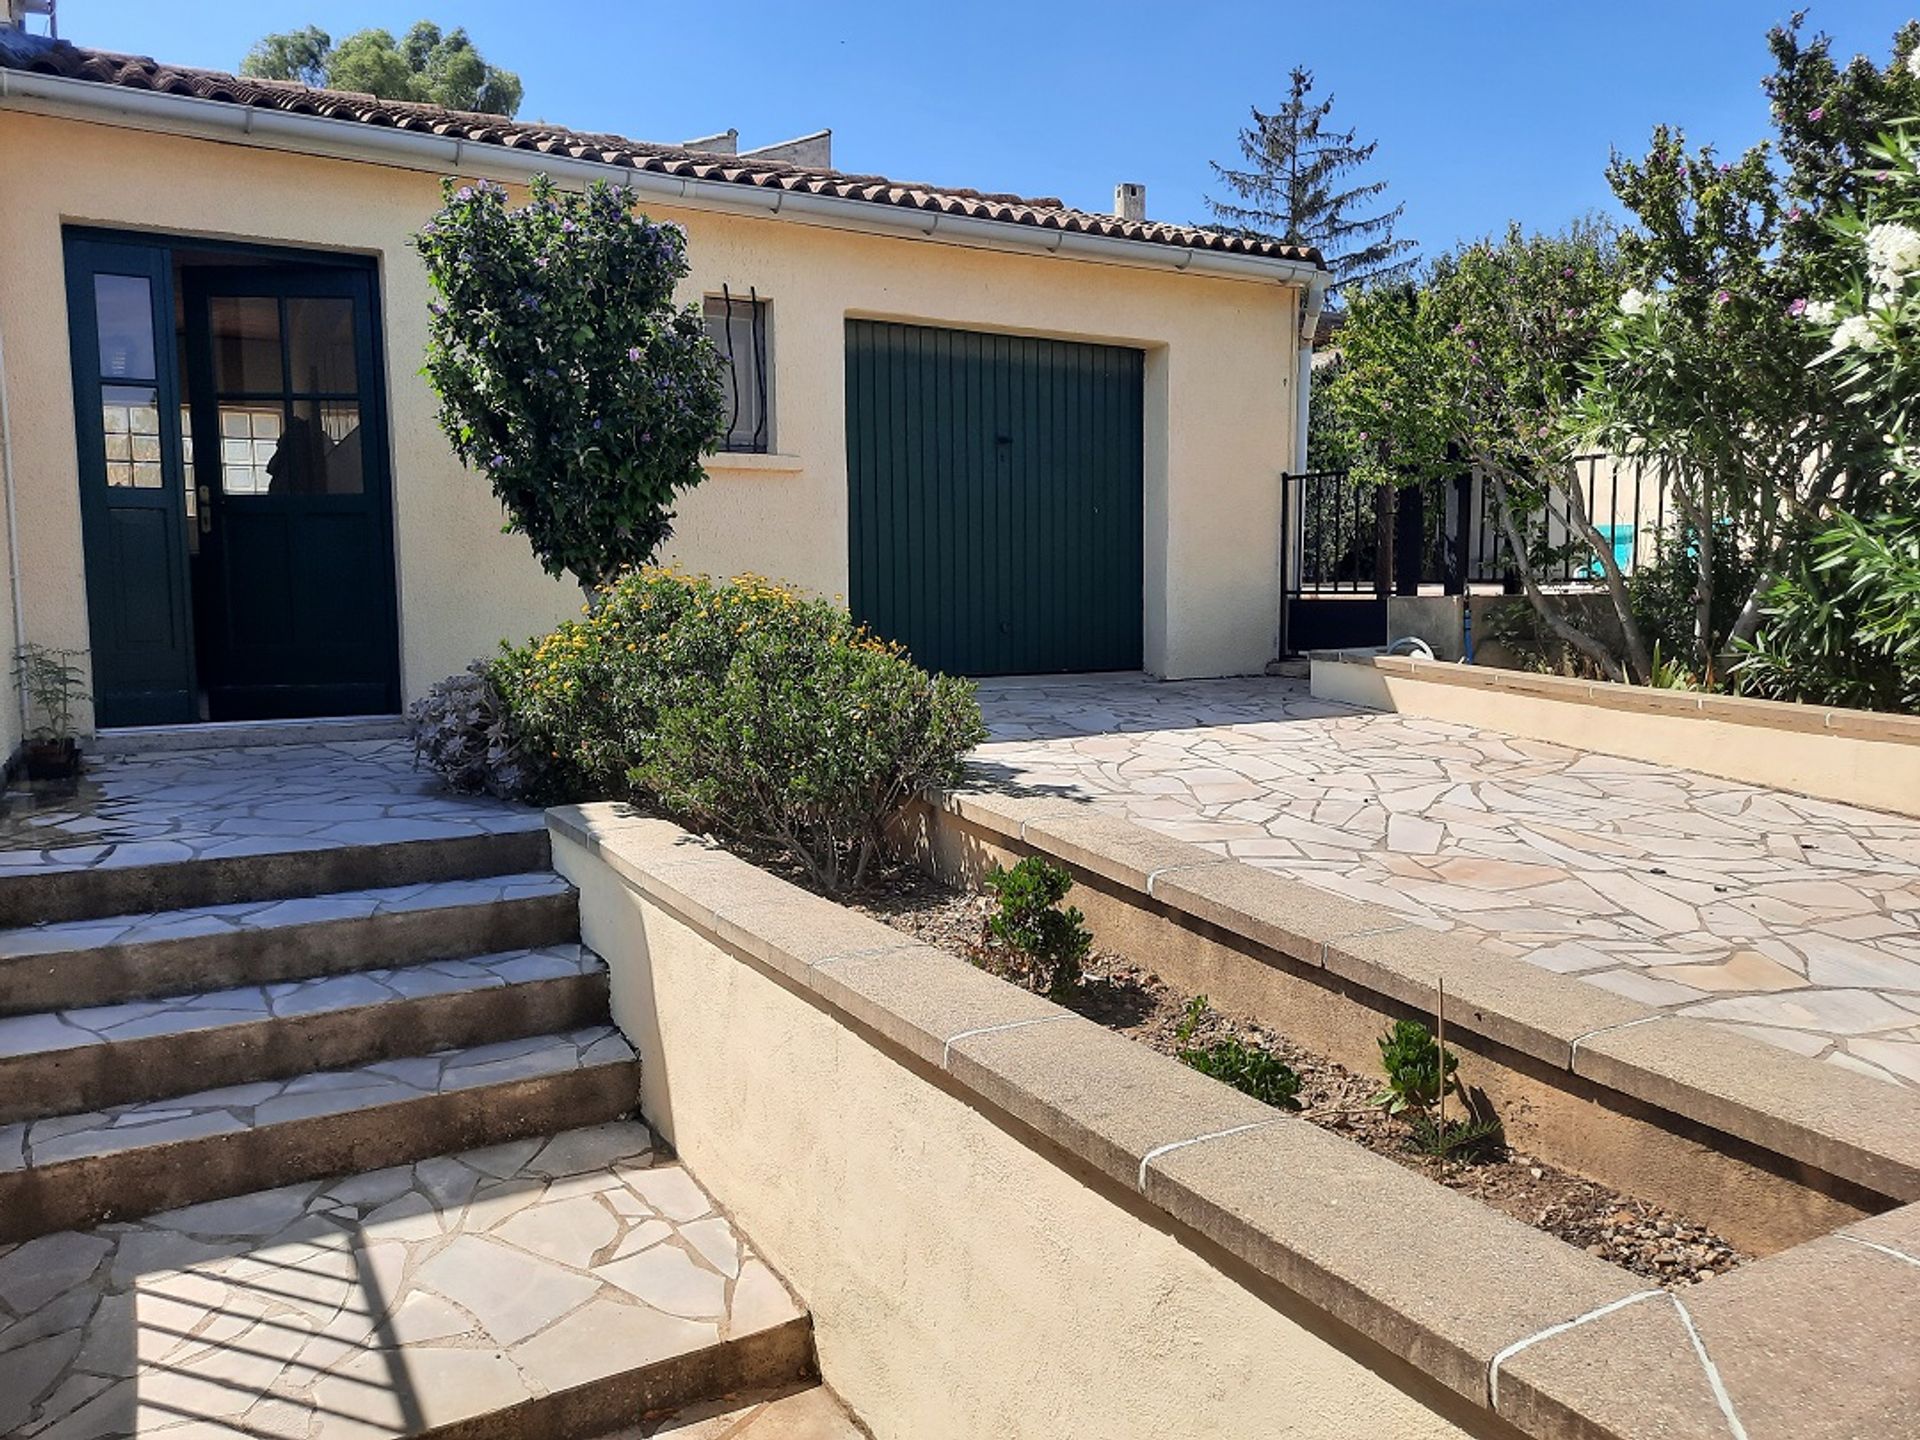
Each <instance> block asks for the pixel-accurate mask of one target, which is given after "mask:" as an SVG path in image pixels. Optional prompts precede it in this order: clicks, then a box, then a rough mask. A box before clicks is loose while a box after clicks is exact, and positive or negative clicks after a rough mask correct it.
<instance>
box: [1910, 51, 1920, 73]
mask: <svg viewBox="0 0 1920 1440" xmlns="http://www.w3.org/2000/svg"><path fill="white" fill-rule="evenodd" d="M1907 73H1908V74H1909V75H1914V76H1920V50H1910V51H1908V52H1907Z"/></svg>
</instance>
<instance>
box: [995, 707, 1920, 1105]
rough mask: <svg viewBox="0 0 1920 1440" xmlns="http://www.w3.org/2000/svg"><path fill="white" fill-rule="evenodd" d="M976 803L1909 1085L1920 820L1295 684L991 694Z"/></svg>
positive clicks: (1919, 907)
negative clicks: (1068, 815) (1360, 906)
mask: <svg viewBox="0 0 1920 1440" xmlns="http://www.w3.org/2000/svg"><path fill="white" fill-rule="evenodd" d="M980 697H981V703H982V706H983V708H984V709H985V712H986V716H987V721H988V724H989V726H990V728H991V731H992V736H991V739H990V740H989V742H988V743H987V744H986V745H984V746H983V747H982V748H981V749H980V750H979V751H978V752H977V754H976V762H977V765H978V766H979V768H980V771H981V774H982V778H983V780H985V781H986V782H987V783H989V784H1000V785H1006V786H1013V787H1019V788H1023V789H1029V790H1030V789H1034V788H1045V789H1059V790H1062V791H1066V792H1071V793H1077V794H1081V795H1084V796H1085V797H1086V798H1087V800H1088V802H1089V803H1090V804H1091V805H1093V806H1095V807H1097V808H1099V809H1102V810H1108V811H1113V812H1117V813H1120V814H1124V815H1126V816H1127V817H1129V818H1130V819H1133V820H1135V821H1137V822H1139V823H1140V824H1142V825H1145V826H1148V827H1149V828H1151V829H1155V830H1159V831H1162V832H1164V833H1166V834H1169V835H1173V836H1177V837H1178V838H1180V839H1183V840H1188V841H1192V842H1194V843H1196V844H1199V845H1202V846H1205V847H1206V848H1208V849H1211V850H1214V851H1216V852H1217V853H1221V854H1226V855H1231V856H1233V857H1234V858H1236V859H1239V860H1244V861H1247V862H1248V863H1249V864H1254V865H1260V866H1263V867H1265V868H1267V869H1271V870H1276V871H1280V872H1282V873H1284V874H1287V875H1290V876H1294V877H1296V878H1298V879H1300V880H1304V881H1307V882H1309V883H1311V884H1314V885H1317V886H1319V887H1321V888H1323V889H1326V890H1330V891H1333V892H1334V893H1336V894H1340V895H1346V896H1350V897H1352V898H1354V899H1358V900H1365V901H1371V902H1374V903H1376V904H1380V905H1383V906H1386V907H1388V908H1390V909H1392V910H1394V911H1396V912H1398V913H1400V914H1403V915H1406V916H1408V917H1411V918H1412V919H1414V920H1416V921H1419V922H1421V923H1424V924H1430V925H1433V926H1435V927H1437V928H1442V929H1453V930H1458V931H1460V932H1462V933H1464V934H1470V935H1473V936H1476V937H1479V938H1480V939H1482V940H1483V941H1484V943H1485V944H1486V947H1487V949H1488V950H1489V951H1490V952H1492V953H1497V954H1502V955H1517V956H1524V957H1525V958H1526V959H1528V960H1531V961H1532V962H1533V963H1535V964H1537V965H1541V966H1544V967H1546V968H1547V969H1550V970H1556V971H1560V972H1562V973H1565V974H1570V975H1578V976H1579V977H1580V978H1581V979H1583V980H1586V981H1588V982H1589V983H1591V984H1594V985H1599V986H1602V987H1603V988H1605V989H1608V990H1612V991H1615V992H1617V993H1619V994H1622V995H1626V996H1630V997H1631V998H1633V999H1635V1000H1639V1001H1641V1002H1643V1003H1645V1004H1649V1005H1654V1006H1658V1007H1662V1008H1664V1009H1667V1010H1670V1011H1672V1012H1674V1013H1676V1014H1681V1015H1687V1016H1691V1017H1693V1018H1696V1019H1700V1020H1706V1021H1710V1022H1713V1023H1715V1024H1721V1025H1727V1026H1731V1027H1733V1028H1735V1029H1738V1030H1741V1031H1743V1032H1745V1033H1747V1034H1750V1035H1754V1036H1757V1037H1758V1038H1760V1039H1763V1040H1766V1041H1769V1042H1771V1043H1773V1044H1775V1045H1780V1046H1783V1047H1785V1048H1787V1049H1790V1050H1795V1051H1798V1052H1799V1053H1801V1054H1803V1055H1810V1056H1816V1057H1819V1058H1821V1059H1824V1060H1827V1061H1829V1062H1831V1063H1833V1064H1836V1065H1842V1066H1846V1067H1847V1068H1849V1069H1853V1070H1858V1071H1860V1072H1862V1073H1864V1074H1868V1075H1873V1076H1876V1077H1878V1078H1880V1079H1883V1080H1889V1081H1893V1082H1895V1083H1900V1084H1907V1085H1917V1086H1920V821H1915V820H1910V819H1903V818H1901V817H1898V816H1894V815H1887V814H1882V813H1879V812H1876V811H1871V810H1865V809H1862V808H1860V807H1858V806H1852V805H1842V804H1836V803H1834V802H1831V801H1825V800H1813V799H1808V798H1806V797H1804V796H1799V795H1792V794H1788V793H1786V792H1784V791H1777V790H1768V789H1763V788H1760V787H1757V786H1753V785H1747V784H1742V783H1740V782H1738V781H1733V780H1721V779H1716V778H1714V777H1712V776H1708V775H1701V774H1698V773H1694V772H1690V771H1684V770H1676V769H1672V768H1669V767H1666V766H1661V765H1652V764H1646V763H1644V762H1641V761H1637V760H1623V759H1617V758H1614V757H1612V756H1607V755H1599V754H1593V753H1588V752H1584V751H1580V750H1574V749H1569V748H1567V747H1565V746H1560V745H1549V744H1544V743H1541V742H1538V741H1532V740H1523V739H1517V738H1514V737H1512V736H1508V735H1502V734H1499V733H1497V732H1495V731H1491V730H1481V729H1476V728H1474V727H1473V726H1470V725H1462V724H1454V723H1448V722H1445V721H1438V720H1422V719H1415V718H1411V717H1405V716H1399V715H1387V714H1380V713H1377V712H1373V711H1367V710H1360V709H1356V708H1354V707H1351V706H1346V705H1338V704H1332V703H1329V702H1325V701H1320V700H1315V699H1314V698H1312V696H1311V695H1309V694H1308V692H1307V689H1306V686H1305V685H1304V684H1302V683H1301V682H1299V681H1294V680H1283V679H1247V680H1213V681H1182V682H1175V683H1170V684H1160V683H1156V682H1154V681H1151V680H1147V679H1145V678H1143V677H1139V676H1098V677H1085V678H1062V679H1058V680H1052V679H1049V680H1012V681H988V682H984V683H983V684H982V685H981V687H980Z"/></svg>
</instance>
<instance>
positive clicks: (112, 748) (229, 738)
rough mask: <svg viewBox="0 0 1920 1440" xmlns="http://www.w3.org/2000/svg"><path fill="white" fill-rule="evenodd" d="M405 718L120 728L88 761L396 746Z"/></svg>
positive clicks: (100, 741) (98, 739)
mask: <svg viewBox="0 0 1920 1440" xmlns="http://www.w3.org/2000/svg"><path fill="white" fill-rule="evenodd" d="M406 734H407V720H406V717H405V716H404V715H341V716H335V717H330V718H327V719H322V720H212V721H203V722H201V723H200V724H197V725H124V726H118V727H115V728H112V729H107V730H102V731H100V733H99V734H97V735H95V736H94V737H93V739H92V740H90V741H88V742H86V746H85V748H86V751H87V753H88V754H89V755H97V756H100V757H102V758H107V757H118V756H124V755H160V754H171V753H174V752H177V751H181V750H239V749H253V748H256V747H258V746H262V745H339V744H342V743H344V742H346V741H350V740H400V739H404V738H405V737H406Z"/></svg>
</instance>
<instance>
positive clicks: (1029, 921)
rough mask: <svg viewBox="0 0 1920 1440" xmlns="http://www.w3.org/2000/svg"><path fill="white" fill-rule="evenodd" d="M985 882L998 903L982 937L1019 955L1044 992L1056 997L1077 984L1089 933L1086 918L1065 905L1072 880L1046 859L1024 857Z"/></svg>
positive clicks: (989, 875)
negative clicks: (998, 942)
mask: <svg viewBox="0 0 1920 1440" xmlns="http://www.w3.org/2000/svg"><path fill="white" fill-rule="evenodd" d="M985 884H986V887H987V889H988V891H990V892H991V893H992V895H993V896H994V898H995V899H996V900H997V901H998V905H997V907H996V909H995V910H994V913H993V914H992V915H990V916H988V917H987V933H988V934H989V935H991V936H993V938H994V939H996V940H998V941H1000V943H1001V944H1003V945H1007V946H1010V947H1012V948H1013V949H1014V950H1016V951H1018V952H1019V954H1020V956H1021V958H1022V959H1023V960H1025V961H1026V964H1027V968H1028V970H1029V972H1030V973H1031V974H1032V975H1033V977H1034V980H1035V982H1036V983H1037V984H1038V986H1039V988H1040V989H1042V990H1044V991H1046V993H1047V994H1049V995H1052V996H1054V997H1056V998H1058V997H1060V996H1063V995H1065V994H1067V993H1068V992H1069V991H1071V990H1072V989H1073V987H1074V986H1076V985H1078V984H1079V983H1080V967H1081V962H1082V961H1084V960H1085V959H1086V958H1087V951H1088V950H1090V949H1091V948H1092V946H1093V934H1092V932H1091V931H1089V930H1088V929H1087V927H1086V916H1084V915H1082V914H1081V913H1080V911H1079V909H1078V908H1077V907H1075V906H1071V905H1065V904H1064V902H1065V900H1066V898H1067V892H1068V891H1070V890H1072V889H1073V877H1072V876H1071V875H1069V874H1067V872H1066V871H1065V870H1063V869H1061V868H1060V867H1059V866H1058V865H1055V864H1054V863H1053V862H1052V861H1050V860H1048V859H1047V858H1046V857H1045V856H1043V855H1029V856H1027V857H1026V858H1025V859H1024V860H1021V861H1020V862H1019V863H1018V864H1016V865H1015V866H1014V867H1013V868H1012V869H1010V870H1003V869H1001V868H1000V867H999V866H998V865H996V866H994V867H993V869H992V870H990V871H989V872H988V873H987V875H986V877H985Z"/></svg>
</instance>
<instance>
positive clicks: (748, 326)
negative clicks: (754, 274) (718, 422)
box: [706, 289, 773, 455]
mask: <svg viewBox="0 0 1920 1440" xmlns="http://www.w3.org/2000/svg"><path fill="white" fill-rule="evenodd" d="M767 308H768V307H767V302H766V301H765V300H762V299H761V298H760V296H759V295H758V294H757V293H756V292H754V291H752V290H749V291H748V292H747V293H746V295H745V296H744V297H743V296H739V295H735V294H733V293H731V292H730V291H728V290H725V289H722V290H721V292H720V293H719V294H718V295H709V296H708V297H707V304H706V320H707V333H708V334H709V335H711V336H712V337H713V343H714V345H715V347H716V348H717V349H718V350H719V351H720V354H721V356H722V357H723V358H724V359H725V360H726V362H727V372H726V377H725V382H726V393H725V396H724V401H725V405H726V411H727V417H728V419H727V436H726V439H724V440H722V441H721V442H720V448H721V449H722V450H731V451H742V450H744V451H749V452H751V453H753V454H758V455H764V454H766V453H768V452H769V451H770V450H772V448H773V446H772V444H771V443H770V441H771V439H772V434H771V432H772V428H773V421H772V415H773V389H772V385H771V383H770V380H769V376H768V369H769V366H768V358H767Z"/></svg>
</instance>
